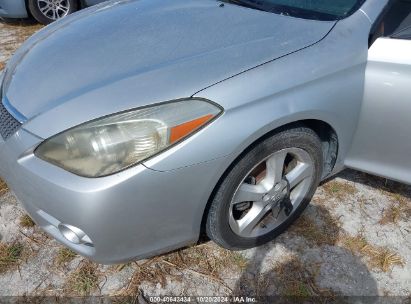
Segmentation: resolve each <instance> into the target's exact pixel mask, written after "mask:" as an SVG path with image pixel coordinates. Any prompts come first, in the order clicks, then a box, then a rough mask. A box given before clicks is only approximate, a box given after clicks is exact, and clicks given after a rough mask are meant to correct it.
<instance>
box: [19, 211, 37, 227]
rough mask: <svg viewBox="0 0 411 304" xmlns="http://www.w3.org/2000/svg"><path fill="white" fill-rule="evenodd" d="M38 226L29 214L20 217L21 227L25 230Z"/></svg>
mask: <svg viewBox="0 0 411 304" xmlns="http://www.w3.org/2000/svg"><path fill="white" fill-rule="evenodd" d="M35 225H36V224H35V223H34V221H33V220H32V219H31V217H30V216H29V215H28V214H24V215H22V216H21V217H20V226H21V227H24V228H32V227H34V226H35Z"/></svg>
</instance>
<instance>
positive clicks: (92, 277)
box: [66, 261, 99, 296]
mask: <svg viewBox="0 0 411 304" xmlns="http://www.w3.org/2000/svg"><path fill="white" fill-rule="evenodd" d="M98 281H99V277H98V274H97V266H96V265H95V264H93V263H91V262H89V261H84V262H82V263H81V264H80V266H79V268H78V269H77V270H76V271H75V272H73V273H72V274H71V275H70V276H69V278H68V282H67V285H66V292H69V293H71V292H74V293H76V294H77V295H80V296H88V295H90V293H91V292H92V291H94V290H95V289H96V288H97V287H98Z"/></svg>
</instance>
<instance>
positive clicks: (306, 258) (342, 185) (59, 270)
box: [0, 23, 411, 303]
mask: <svg viewBox="0 0 411 304" xmlns="http://www.w3.org/2000/svg"><path fill="white" fill-rule="evenodd" d="M39 28H40V26H38V25H30V24H21V23H20V24H14V25H10V24H2V23H0V68H2V65H3V64H4V63H5V62H6V61H7V59H8V58H9V57H10V56H11V55H12V53H13V52H14V51H15V49H16V48H17V47H18V46H19V45H20V44H21V43H22V42H23V41H24V39H26V38H27V37H28V36H29V35H30V34H32V33H33V32H34V31H36V30H38V29H39ZM410 216H411V187H410V186H405V185H402V184H399V183H396V182H392V181H388V180H385V179H382V178H377V177H373V176H370V175H367V174H363V173H360V172H356V171H352V170H346V171H344V172H342V173H340V174H339V175H338V176H336V177H334V178H332V179H330V180H329V181H327V182H325V183H323V184H322V186H321V187H320V188H319V189H318V191H317V193H316V195H315V197H314V199H313V202H312V204H311V205H310V206H309V207H308V208H307V210H306V212H305V213H304V215H303V216H302V217H301V218H300V219H299V220H298V221H297V223H296V224H295V225H294V226H293V227H292V228H291V229H290V230H289V231H287V232H286V233H284V234H283V235H281V236H280V237H279V238H277V239H276V240H275V241H274V242H271V243H269V244H267V245H265V246H262V247H259V248H256V249H252V250H245V251H242V252H230V251H226V250H223V249H221V248H219V247H218V246H216V245H215V244H214V243H212V242H209V241H205V242H202V243H201V244H200V245H197V246H193V247H190V248H185V249H182V250H180V251H176V252H173V253H170V254H167V255H163V256H159V257H155V258H152V259H148V260H143V261H138V262H133V263H129V264H126V265H118V266H106V265H97V264H94V263H91V262H90V261H88V260H86V259H83V258H82V257H79V256H77V255H76V254H74V253H73V252H71V251H69V250H66V249H65V248H63V247H62V246H60V245H59V244H58V243H57V242H55V241H54V240H52V239H50V238H48V237H47V236H46V235H45V234H44V233H42V232H41V231H40V230H39V229H38V227H36V226H35V225H34V226H33V223H31V222H30V219H29V218H28V217H27V216H26V215H25V213H24V210H23V209H22V208H21V207H20V206H19V203H18V201H17V199H16V198H15V197H14V196H13V195H12V194H11V193H10V192H9V191H8V190H7V186H6V185H5V184H3V183H2V182H1V181H0V296H23V295H36V296H47V295H53V296H54V295H57V296H61V295H70V296H79V295H80V296H81V295H110V296H123V295H125V296H133V295H136V294H140V295H145V296H146V297H147V296H153V295H157V296H158V295H176V296H179V295H180V296H181V295H191V296H195V295H202V296H211V295H220V296H226V295H227V296H228V295H239V294H241V295H251V296H263V295H281V296H284V295H285V296H290V295H294V296H323V297H327V298H333V297H335V296H341V295H343V296H377V295H379V296H390V297H388V298H385V301H388V299H389V300H390V301H394V300H395V301H398V302H404V303H410V297H411V234H410V232H411V224H410ZM392 296H396V297H392ZM141 299H142V298H140V300H141Z"/></svg>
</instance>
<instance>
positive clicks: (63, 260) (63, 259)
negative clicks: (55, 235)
mask: <svg viewBox="0 0 411 304" xmlns="http://www.w3.org/2000/svg"><path fill="white" fill-rule="evenodd" d="M76 256H77V254H76V253H75V252H74V251H72V250H71V249H69V248H66V247H63V248H60V249H59V251H58V253H57V256H56V260H55V261H56V264H57V266H61V265H65V264H68V263H70V262H71V261H72V260H73V259H74V258H75V257H76Z"/></svg>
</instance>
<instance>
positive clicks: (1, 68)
mask: <svg viewBox="0 0 411 304" xmlns="http://www.w3.org/2000/svg"><path fill="white" fill-rule="evenodd" d="M5 67H6V64H5V63H4V62H3V61H0V70H3V69H4V68H5Z"/></svg>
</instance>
